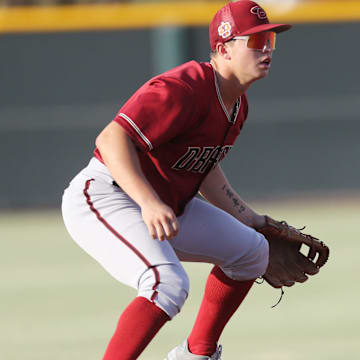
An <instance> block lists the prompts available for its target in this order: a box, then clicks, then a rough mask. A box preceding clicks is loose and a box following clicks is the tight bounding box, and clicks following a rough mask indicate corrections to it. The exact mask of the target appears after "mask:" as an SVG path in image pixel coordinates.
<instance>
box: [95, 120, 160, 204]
mask: <svg viewBox="0 0 360 360" xmlns="http://www.w3.org/2000/svg"><path fill="white" fill-rule="evenodd" d="M96 145H97V147H98V149H99V151H100V153H101V156H102V158H103V160H104V163H105V165H106V166H107V168H108V169H109V171H110V173H111V175H112V176H113V178H114V179H115V181H116V183H117V184H118V185H119V186H120V187H121V188H122V189H123V190H124V191H125V192H126V193H127V194H128V195H129V196H130V197H131V198H132V199H133V200H134V201H135V202H136V203H137V204H138V205H139V206H142V205H143V204H144V203H147V202H152V201H156V200H158V195H157V194H156V192H155V191H154V190H153V188H152V186H151V185H150V184H149V182H148V181H147V179H146V178H145V176H144V174H143V172H142V170H141V167H140V163H139V158H138V155H137V152H136V148H135V145H134V144H133V143H132V141H131V139H130V138H129V137H128V136H127V134H126V133H125V131H124V130H123V129H122V128H121V127H120V126H119V125H118V124H116V123H110V124H109V125H108V127H107V128H105V129H104V130H103V131H102V132H101V133H100V135H99V136H98V138H97V139H96ZM114 149H116V151H114Z"/></svg>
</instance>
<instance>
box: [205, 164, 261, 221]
mask: <svg viewBox="0 0 360 360" xmlns="http://www.w3.org/2000/svg"><path fill="white" fill-rule="evenodd" d="M200 194H201V195H202V196H203V197H204V198H205V199H206V200H208V201H209V202H210V203H212V204H213V205H215V206H217V207H219V208H220V209H222V210H224V211H226V212H227V213H229V214H231V215H232V216H234V217H235V218H237V219H238V220H240V221H241V222H243V223H244V224H246V225H248V226H251V227H260V226H262V225H263V223H264V217H263V216H262V215H259V214H258V213H256V212H255V211H254V210H253V209H252V208H251V207H250V206H249V205H248V204H247V203H246V202H245V201H244V200H243V199H242V198H241V197H240V196H239V194H238V193H237V192H236V191H235V190H234V189H233V188H232V186H231V185H230V183H229V182H228V180H227V179H226V177H225V175H224V173H223V172H222V170H221V168H220V167H219V166H217V167H216V168H215V169H214V170H213V171H212V172H211V173H210V174H209V175H208V176H207V178H206V179H205V181H204V182H203V184H202V185H201V187H200Z"/></svg>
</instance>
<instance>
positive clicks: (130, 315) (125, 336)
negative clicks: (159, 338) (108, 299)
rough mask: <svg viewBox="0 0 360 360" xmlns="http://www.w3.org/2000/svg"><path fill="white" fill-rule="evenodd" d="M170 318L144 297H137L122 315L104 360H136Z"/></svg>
mask: <svg viewBox="0 0 360 360" xmlns="http://www.w3.org/2000/svg"><path fill="white" fill-rule="evenodd" d="M168 320H170V318H169V316H168V315H167V314H166V313H165V312H164V311H162V310H161V309H160V308H159V307H157V306H156V305H155V304H153V303H152V302H150V301H149V300H148V299H146V298H144V297H136V298H135V299H134V300H133V301H132V302H131V303H130V304H129V306H128V307H127V308H126V309H125V310H124V312H123V313H122V314H121V316H120V319H119V322H118V325H117V328H116V330H115V333H114V335H113V337H112V339H111V340H110V343H109V345H108V347H107V349H106V352H105V355H104V358H103V360H134V359H137V358H138V356H139V355H140V354H141V353H142V351H143V350H144V349H145V347H146V346H147V345H148V344H149V342H150V341H151V340H152V339H153V337H154V336H155V335H156V333H157V332H158V331H159V330H160V328H161V327H162V326H163V325H164V324H165V323H166V321H168Z"/></svg>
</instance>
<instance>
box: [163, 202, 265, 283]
mask: <svg viewBox="0 0 360 360" xmlns="http://www.w3.org/2000/svg"><path fill="white" fill-rule="evenodd" d="M179 222H180V231H179V234H178V236H177V237H176V238H174V239H173V240H170V243H171V245H172V246H173V247H174V249H175V251H176V253H177V255H178V257H179V259H180V260H181V261H196V262H207V263H213V264H216V265H218V266H220V267H221V268H222V270H223V271H224V273H225V274H226V275H228V276H229V277H230V278H232V279H234V280H241V281H242V280H251V279H256V278H258V277H259V276H262V275H263V274H264V273H265V271H266V268H267V265H268V252H269V247H268V242H267V240H266V239H265V238H264V236H263V235H262V234H260V233H258V232H257V231H255V230H254V229H252V228H250V227H248V226H246V225H244V224H243V223H241V222H240V221H238V220H237V219H235V218H234V217H233V216H232V215H229V214H228V213H226V212H224V211H222V210H221V209H219V208H217V207H215V206H213V205H211V204H209V203H208V202H206V201H203V200H200V199H197V198H195V199H193V200H192V201H191V202H190V203H189V204H188V205H187V207H186V210H185V213H184V215H183V216H181V217H180V218H179Z"/></svg>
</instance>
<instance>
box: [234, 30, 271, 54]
mask: <svg viewBox="0 0 360 360" xmlns="http://www.w3.org/2000/svg"><path fill="white" fill-rule="evenodd" d="M231 40H246V46H247V47H248V48H249V49H253V50H261V51H264V50H265V48H266V47H268V48H270V49H272V50H275V43H276V33H274V32H273V31H265V32H261V33H256V34H252V35H248V36H235V37H233V38H232V39H231Z"/></svg>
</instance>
